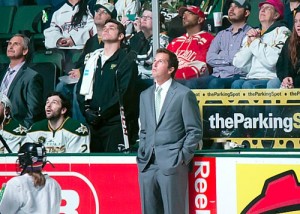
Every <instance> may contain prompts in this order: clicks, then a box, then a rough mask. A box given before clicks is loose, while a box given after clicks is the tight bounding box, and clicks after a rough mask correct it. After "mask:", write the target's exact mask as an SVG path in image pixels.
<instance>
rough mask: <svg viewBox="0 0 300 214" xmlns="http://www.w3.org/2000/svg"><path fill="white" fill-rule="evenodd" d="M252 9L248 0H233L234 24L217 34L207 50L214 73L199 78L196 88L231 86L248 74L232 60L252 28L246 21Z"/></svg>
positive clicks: (229, 10)
mask: <svg viewBox="0 0 300 214" xmlns="http://www.w3.org/2000/svg"><path fill="white" fill-rule="evenodd" d="M250 10H251V5H250V3H249V2H248V1H247V0H236V1H232V2H231V4H230V7H229V9H228V18H229V20H230V22H231V23H232V25H231V26H230V27H228V28H227V29H225V30H223V31H220V32H219V33H218V34H217V36H216V37H215V38H214V40H213V41H212V43H211V45H210V48H209V50H208V52H207V56H206V57H207V58H206V60H207V64H209V65H210V66H211V67H212V68H213V73H212V75H211V76H208V77H206V78H203V79H202V80H199V81H198V82H197V85H196V88H209V89H217V88H219V89H224V88H231V83H232V82H233V81H234V80H236V79H239V78H240V77H244V76H246V73H245V72H243V71H242V69H241V68H237V67H235V66H233V65H232V61H233V57H234V55H235V54H236V53H237V52H238V51H239V49H240V48H241V46H242V44H243V40H244V38H245V37H246V33H247V32H248V30H250V29H251V27H250V26H249V25H247V23H246V21H247V18H248V17H249V15H250Z"/></svg>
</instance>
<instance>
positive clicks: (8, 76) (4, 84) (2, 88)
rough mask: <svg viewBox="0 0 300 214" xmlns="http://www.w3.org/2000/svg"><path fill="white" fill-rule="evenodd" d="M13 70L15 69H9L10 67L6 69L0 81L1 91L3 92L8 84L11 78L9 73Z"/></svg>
mask: <svg viewBox="0 0 300 214" xmlns="http://www.w3.org/2000/svg"><path fill="white" fill-rule="evenodd" d="M14 72H15V70H11V69H10V68H8V69H7V75H6V76H5V78H4V79H3V81H2V84H1V91H2V92H4V91H5V90H6V89H7V87H8V84H9V81H10V79H11V75H12V74H13V73H14Z"/></svg>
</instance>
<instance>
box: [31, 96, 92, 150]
mask: <svg viewBox="0 0 300 214" xmlns="http://www.w3.org/2000/svg"><path fill="white" fill-rule="evenodd" d="M69 111H70V102H69V101H68V99H66V98H65V97H64V96H63V95H62V94H61V93H59V92H53V93H50V94H49V95H48V97H47V101H46V105H45V113H46V118H47V119H45V120H42V121H39V122H37V123H34V124H33V125H32V127H31V128H30V130H29V131H28V133H27V138H26V141H25V142H43V144H44V145H45V147H46V150H47V152H49V153H88V152H89V151H90V149H89V147H90V135H89V130H88V128H87V127H86V126H84V125H83V124H81V123H80V122H78V121H76V120H73V119H72V118H70V117H69V115H70V112H69Z"/></svg>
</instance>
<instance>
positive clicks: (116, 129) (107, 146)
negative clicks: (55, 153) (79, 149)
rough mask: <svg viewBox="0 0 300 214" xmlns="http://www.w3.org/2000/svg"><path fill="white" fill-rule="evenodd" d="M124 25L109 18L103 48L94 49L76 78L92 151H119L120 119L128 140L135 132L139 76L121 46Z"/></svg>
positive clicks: (104, 29)
mask: <svg viewBox="0 0 300 214" xmlns="http://www.w3.org/2000/svg"><path fill="white" fill-rule="evenodd" d="M124 38H125V28H124V26H123V25H122V24H121V23H120V22H118V21H116V20H114V19H111V20H108V21H107V22H106V24H105V26H104V28H103V31H102V41H103V43H104V48H100V49H97V50H96V51H94V52H93V53H92V54H91V56H90V58H89V60H88V61H87V63H86V66H85V69H84V75H82V76H81V77H80V79H79V82H78V87H77V92H78V96H77V99H78V102H79V104H80V108H81V111H82V113H83V114H84V116H85V118H86V121H87V123H88V124H89V125H90V128H91V152H118V151H119V144H123V142H124V137H123V131H122V123H124V122H125V123H126V127H127V130H125V131H124V132H126V134H125V133H124V136H125V135H127V134H128V135H127V136H128V137H129V140H131V138H132V136H134V135H137V131H138V125H137V114H138V113H137V111H138V109H137V108H138V104H137V94H136V91H135V85H136V84H135V83H136V79H137V76H138V70H137V65H136V63H135V59H134V57H132V56H130V54H127V53H126V51H125V50H124V49H122V48H121V44H122V42H123V40H124ZM121 100H124V112H125V116H126V121H121V116H120V101H121Z"/></svg>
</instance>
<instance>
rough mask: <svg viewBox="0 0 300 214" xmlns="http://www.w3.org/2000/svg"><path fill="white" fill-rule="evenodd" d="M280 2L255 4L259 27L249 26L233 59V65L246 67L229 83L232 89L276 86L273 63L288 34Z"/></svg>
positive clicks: (275, 0)
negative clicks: (257, 8)
mask: <svg viewBox="0 0 300 214" xmlns="http://www.w3.org/2000/svg"><path fill="white" fill-rule="evenodd" d="M283 9H284V7H283V3H282V2H281V1H280V0H272V1H271V0H267V1H265V2H261V3H260V4H259V21H260V23H261V28H260V29H251V30H249V31H248V33H247V37H246V42H245V44H244V45H243V47H242V48H241V49H240V51H239V52H237V54H236V55H235V56H234V58H233V65H234V66H236V67H238V68H247V67H248V68H249V69H248V74H247V76H246V78H245V79H240V80H236V81H234V82H233V83H232V86H231V87H232V88H235V89H241V88H243V89H252V88H279V87H280V81H279V79H278V78H277V75H276V63H277V60H278V57H279V54H280V52H281V49H282V47H283V45H284V43H285V41H286V39H287V38H288V36H289V34H290V30H289V29H288V28H287V27H286V24H285V22H284V21H283V20H282V19H283V11H284V10H283Z"/></svg>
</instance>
